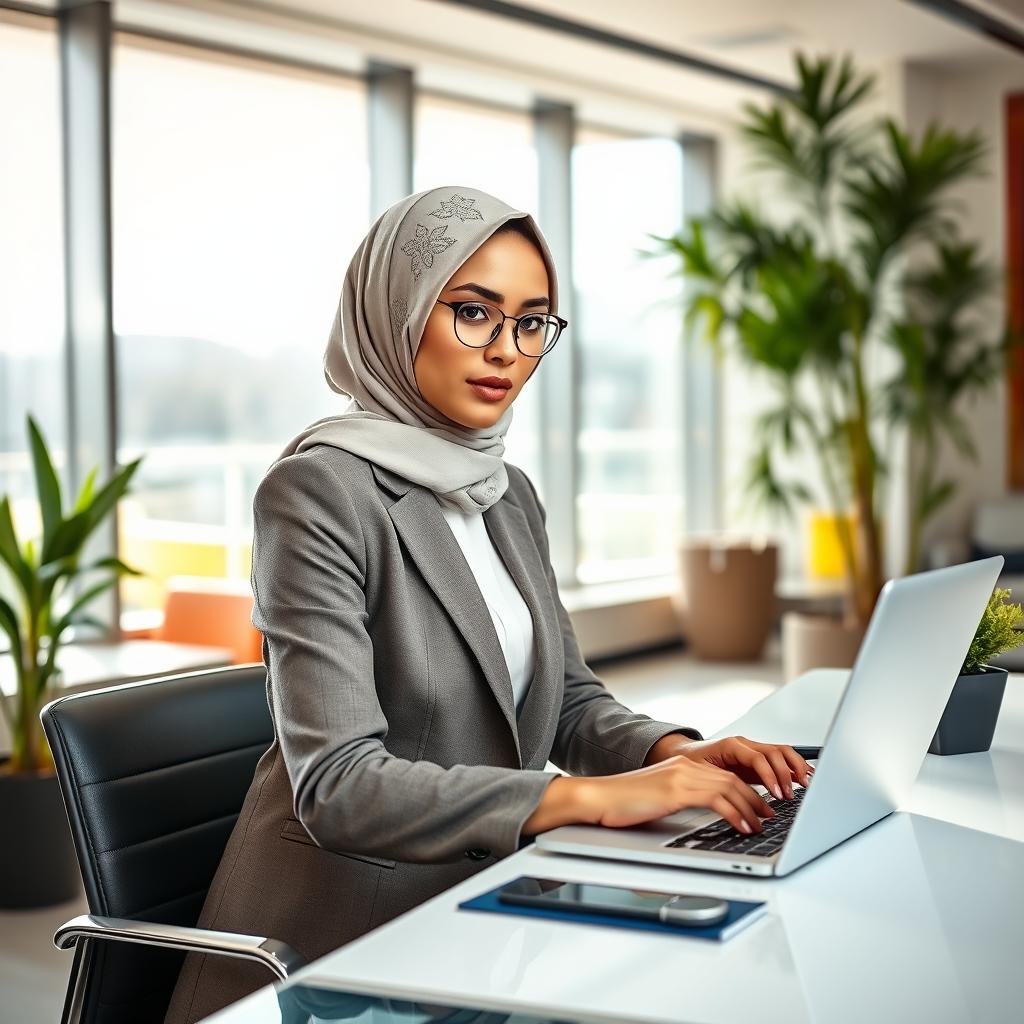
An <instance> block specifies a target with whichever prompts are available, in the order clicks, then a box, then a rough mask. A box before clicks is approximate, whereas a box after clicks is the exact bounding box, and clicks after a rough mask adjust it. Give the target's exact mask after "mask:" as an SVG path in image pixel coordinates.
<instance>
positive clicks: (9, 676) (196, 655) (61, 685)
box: [0, 640, 234, 753]
mask: <svg viewBox="0 0 1024 1024" xmlns="http://www.w3.org/2000/svg"><path fill="white" fill-rule="evenodd" d="M233 658H234V652H233V651H231V650H230V648H227V647H211V646H208V645H205V644H203V645H200V644H176V643H168V642H166V641H164V640H124V641H122V642H120V643H85V642H79V643H69V644H62V645H61V647H60V649H59V650H58V651H57V667H58V668H59V669H60V670H61V673H62V675H61V678H60V680H59V682H58V684H57V686H56V687H55V692H54V694H53V696H55V697H63V696H65V695H66V694H69V693H77V692H79V691H81V690H95V689H98V688H99V687H101V686H114V685H115V684H117V683H126V682H131V681H134V680H138V679H155V678H156V677H157V676H167V675H173V674H174V673H176V672H198V671H199V670H200V669H208V668H221V667H222V666H225V665H230V664H231V663H232V660H233ZM16 687H17V675H16V673H15V669H14V659H13V658H12V657H11V654H10V652H9V651H4V652H2V653H0V700H6V701H8V702H9V703H10V704H11V705H13V699H14V695H15V692H16ZM10 749H11V738H10V736H9V734H8V732H7V727H6V723H5V722H4V720H3V717H2V716H0V751H2V752H4V753H7V752H8V751H10Z"/></svg>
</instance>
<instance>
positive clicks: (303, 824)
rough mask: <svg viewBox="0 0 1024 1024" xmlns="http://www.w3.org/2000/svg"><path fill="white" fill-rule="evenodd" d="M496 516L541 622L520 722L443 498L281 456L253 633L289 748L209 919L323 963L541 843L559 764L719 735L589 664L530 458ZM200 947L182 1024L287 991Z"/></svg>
mask: <svg viewBox="0 0 1024 1024" xmlns="http://www.w3.org/2000/svg"><path fill="white" fill-rule="evenodd" d="M506 465H507V468H508V473H509V487H508V490H507V491H506V492H505V494H504V495H503V496H502V497H501V499H500V500H499V501H497V502H496V503H495V504H494V505H492V506H491V507H490V508H489V509H488V510H487V511H486V512H484V513H483V517H484V522H485V524H486V526H487V531H488V533H489V534H490V536H491V538H492V540H493V542H494V544H495V546H496V548H497V550H498V552H499V553H500V554H501V557H502V559H503V560H504V562H505V564H506V565H507V566H508V569H509V572H510V574H511V576H512V578H513V580H515V582H516V584H517V586H518V587H519V590H520V592H521V593H522V595H523V598H524V599H525V601H526V604H527V605H528V606H529V609H530V613H531V615H532V617H533V624H534V633H535V641H536V659H535V672H534V676H533V679H532V682H531V684H530V687H529V690H528V692H527V694H526V696H525V698H524V702H523V705H522V707H521V709H520V712H519V715H518V718H517V715H516V709H515V703H514V697H513V691H512V681H511V679H510V677H509V674H508V669H507V666H506V663H505V658H504V655H503V653H502V649H501V645H500V644H499V642H498V637H497V634H496V633H495V630H494V625H493V622H492V621H491V617H490V613H489V612H488V610H487V606H486V604H485V602H484V599H483V596H482V594H481V593H480V589H479V587H478V586H477V583H476V579H475V577H474V576H473V573H472V570H471V569H470V568H469V565H468V564H467V562H466V560H465V557H464V556H463V553H462V550H461V548H460V547H459V545H458V543H457V541H456V540H455V537H454V536H453V534H452V532H451V529H450V528H449V526H448V524H447V522H446V521H445V519H444V516H443V515H442V513H441V509H440V507H439V505H438V503H437V499H436V498H435V496H434V495H433V493H432V492H431V491H429V490H428V489H426V488H424V487H420V486H419V485H417V484H413V483H411V482H410V481H408V480H406V479H404V478H403V477H400V476H397V475H396V474H394V473H391V472H389V471H388V470H385V469H382V468H381V467H380V466H378V465H377V464H376V463H373V462H370V461H368V460H366V459H363V458H360V457H359V456H356V455H353V454H351V453H350V452H347V451H343V450H341V449H339V448H335V447H332V446H327V445H317V446H315V447H313V448H309V449H306V450H304V451H302V452H298V453H296V454H294V455H289V456H287V457H286V458H284V459H282V460H280V461H278V462H277V463H275V464H274V465H273V466H272V467H271V468H270V470H269V471H268V472H267V474H266V475H265V476H264V478H263V480H262V481H261V482H260V484H259V487H258V488H257V491H256V495H255V499H254V501H253V517H254V538H253V559H252V561H253V573H252V584H253V591H254V596H255V604H254V611H253V616H252V621H253V623H254V625H255V626H256V627H257V628H258V629H259V630H260V631H261V632H262V633H263V659H264V661H265V663H266V665H267V670H268V671H267V699H268V702H269V705H270V710H271V713H272V716H273V721H274V727H275V737H274V741H273V743H272V745H271V746H270V748H269V749H268V750H267V752H266V753H265V754H264V755H263V757H262V758H261V759H260V761H259V763H258V765H257V767H256V773H255V777H254V778H253V782H252V786H251V787H250V789H249V791H248V795H247V796H246V798H245V802H244V805H243V807H242V811H241V813H240V814H239V816H238V821H237V823H236V824H235V827H234V829H233V831H232V833H231V836H230V838H229V840H228V843H227V847H226V849H225V851H224V855H223V857H222V859H221V862H220V865H219V867H218V869H217V872H216V875H215V877H214V879H213V883H212V885H211V887H210V890H209V894H208V895H207V898H206V901H205V904H204V906H203V909H202V913H201V915H200V918H199V925H200V926H201V927H204V928H213V929H218V930H224V931H234V932H246V933H249V934H254V935H257V934H258V935H267V936H273V937H274V938H277V939H282V940H284V941H285V942H287V943H289V944H290V945H291V946H293V947H294V948H295V949H297V950H298V951H299V952H300V953H302V954H303V955H304V956H306V957H307V958H308V959H309V960H313V959H315V958H317V957H321V956H323V955H324V954H326V953H328V952H329V951H330V950H332V949H336V948H337V947H338V946H341V945H343V944H345V943H347V942H350V941H351V940H352V939H355V938H357V937H358V936H360V935H363V934H365V933H366V932H368V931H369V930H370V929H372V928H376V927H377V926H378V925H381V924H383V923H384V922H385V921H389V920H391V919H392V918H394V917H397V916H398V915H399V914H402V913H405V912H406V911H407V910H411V909H412V908H413V907H416V906H418V905H419V904H420V903H423V902H424V901H425V900H428V899H430V898H431V897H433V896H435V895H437V894H438V893H440V892H442V891H444V890H445V889H448V888H450V887H451V886H453V885H455V884H456V883H458V882H460V881H462V880H463V879H464V878H468V877H469V876H470V875H473V874H475V873H477V872H479V871H482V870H483V869H484V868H486V867H488V866H489V865H491V864H493V863H494V862H495V861H496V860H499V859H501V858H503V857H506V856H508V855H509V854H511V853H514V852H515V851H516V850H517V849H519V848H520V847H521V846H524V845H526V844H527V843H528V842H530V841H532V839H531V837H522V836H521V835H520V830H521V828H522V826H523V823H524V822H525V821H526V819H527V818H528V817H529V816H530V814H531V813H532V812H533V811H534V809H535V808H536V807H537V805H538V804H539V803H540V800H541V797H542V795H543V793H544V790H545V788H546V787H547V786H548V784H549V783H550V782H551V780H552V779H554V778H557V777H558V774H559V773H558V772H554V771H544V770H543V769H544V767H545V764H546V763H547V762H548V761H549V760H550V761H551V762H552V763H553V764H555V765H557V766H558V767H559V768H561V769H563V770H564V771H565V772H567V773H569V774H571V775H608V774H613V773H617V772H624V771H629V770H631V769H635V768H640V767H641V766H642V765H643V761H644V758H645V757H646V755H647V752H648V750H649V749H650V748H651V746H652V745H653V744H654V742H655V741H656V740H658V739H659V738H660V737H661V736H664V735H665V734H666V733H669V732H681V733H683V734H685V735H687V736H691V737H693V738H694V739H701V738H702V736H701V734H700V733H699V732H698V731H697V730H696V729H692V728H686V727H683V726H680V725H677V724H676V723H673V722H660V721H656V720H654V719H651V718H649V717H648V716H646V715H642V714H637V713H634V712H632V711H630V710H629V709H627V708H625V707H623V706H622V705H621V704H619V703H618V702H617V701H616V700H615V699H614V698H613V697H612V696H611V695H610V694H609V692H608V691H607V690H606V689H605V687H604V685H603V684H602V683H601V682H600V680H598V678H597V677H596V676H595V675H594V673H593V672H591V671H590V669H589V668H588V667H587V665H586V664H585V662H584V660H583V657H582V656H581V654H580V650H579V647H578V645H577V642H576V637H575V635H574V633H573V628H572V624H571V622H570V619H569V616H568V613H567V612H566V610H565V608H564V607H563V606H562V603H561V601H560V600H559V597H558V589H557V585H556V583H555V576H554V573H553V571H552V568H551V562H550V556H549V553H548V542H547V535H546V532H545V522H544V510H543V508H542V506H541V504H540V502H539V500H538V497H537V492H536V491H535V490H534V487H533V484H532V483H531V482H530V480H529V478H528V477H527V476H526V474H525V473H524V472H523V471H522V470H521V469H519V468H518V467H517V466H514V465H512V464H510V463H506ZM270 980H271V979H270V977H269V975H268V974H267V973H266V972H265V971H263V970H261V969H260V968H258V967H256V966H254V965H252V964H248V963H245V962H243V961H240V960H234V959H228V958H222V957H213V956H207V955H202V954H196V953H189V954H188V955H187V957H186V958H185V963H184V965H183V967H182V971H181V974H180V976H179V978H178V982H177V986H176V988H175V990H174V995H173V998H172V1001H171V1005H170V1008H169V1010H168V1013H167V1016H166V1024H182V1022H186V1021H189V1022H191V1021H195V1020H198V1019H200V1018H201V1017H204V1016H206V1015H208V1014H211V1013H213V1012H214V1011H215V1010H217V1009H219V1008H221V1007H223V1006H225V1005H227V1004H228V1003H230V1002H233V1001H235V1000H236V999H240V998H242V997H243V996H244V995H246V994H248V993H249V992H252V991H254V990H255V989H256V988H259V987H261V986H263V985H266V984H268V983H269V981H270Z"/></svg>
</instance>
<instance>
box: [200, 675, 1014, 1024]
mask: <svg viewBox="0 0 1024 1024" xmlns="http://www.w3.org/2000/svg"><path fill="white" fill-rule="evenodd" d="M847 674H848V670H817V671H814V672H809V673H807V674H806V675H804V676H801V677H800V678H798V679H796V680H793V682H791V683H789V684H788V685H786V686H784V687H782V688H781V689H780V690H778V691H777V692H775V693H773V694H772V695H770V696H769V697H767V698H765V699H764V700H763V701H761V702H760V703H759V704H757V705H756V706H755V707H754V708H752V709H751V710H750V711H748V712H747V713H746V714H744V715H742V716H741V717H740V718H739V719H737V720H736V721H735V722H733V723H732V724H731V725H729V726H728V727H726V728H725V729H722V730H720V731H719V732H718V733H716V734H715V735H716V736H728V735H734V734H745V735H748V736H754V737H757V738H758V739H760V740H764V741H766V742H786V743H797V744H820V743H822V742H823V741H824V739H825V734H826V731H827V728H828V723H829V721H830V720H831V716H832V713H833V711H834V709H835V706H836V702H837V700H838V696H839V693H840V690H841V687H842V685H843V683H844V681H845V679H846V678H847ZM865 742H867V743H870V736H866V737H865ZM1022 841H1024V676H1020V675H1018V676H1011V677H1010V679H1009V681H1008V683H1007V688H1006V694H1005V697H1004V701H1003V707H1002V712H1001V715H1000V720H999V724H998V727H997V730H996V735H995V738H994V741H993V747H992V750H991V751H989V752H986V753H982V754H964V755H959V756H950V757H939V756H936V755H932V754H928V755H926V756H925V760H924V764H923V766H922V769H921V772H920V775H919V777H918V780H917V783H916V786H915V788H914V790H913V792H912V795H911V798H910V800H909V802H908V803H907V805H906V806H905V807H903V808H901V809H900V810H899V811H897V812H896V813H895V814H892V815H889V816H888V817H887V818H885V819H884V820H883V821H881V822H878V823H877V824H876V825H874V826H872V827H870V828H868V829H865V830H864V831H863V832H860V833H859V834H858V835H856V836H853V837H852V838H850V839H848V840H847V841H846V842H844V843H842V844H840V845H839V846H838V847H836V848H834V849H833V850H831V851H829V852H828V853H826V854H824V855H822V856H821V857H819V858H817V859H816V860H814V861H812V862H811V863H809V864H807V865H805V866H804V867H802V868H800V869H798V870H797V871H796V872H794V873H793V874H792V875H788V876H786V877H785V878H780V879H771V878H758V879H754V878H738V877H735V876H731V875H725V874H721V875H720V874H712V873H708V872H697V871H692V870H687V869H681V868H672V867H660V866H654V865H634V864H628V863H625V862H616V861H600V860H596V859H590V858H581V857H573V856H568V855H563V854H554V853H546V852H542V851H540V850H538V849H537V848H536V847H535V846H534V845H530V846H528V847H526V848H524V849H523V850H520V851H519V852H518V853H516V854H513V855H512V856H510V857H506V858H505V859H503V860H501V861H499V862H498V863H496V864H494V865H492V866H491V867H489V868H487V869H486V870H484V871H482V872H480V873H479V874H478V875H475V876H473V877H472V878H469V879H467V880H466V881H464V882H462V883H460V884H459V885H457V886H455V887H454V888H452V889H449V890H448V891H447V892H444V893H441V894H440V895H438V896H436V897H434V898H433V899H431V900H429V901H427V902H426V903H424V904H422V905H421V906H419V907H417V908H415V909H414V910H411V911H409V912H408V913H406V914H403V915H402V916H401V917H398V918H395V919H394V920H393V921H389V922H388V923H387V924H384V925H382V926H381V927H379V928H377V929H375V930H374V931H372V932H370V933H368V934H366V935H364V936H362V937H361V938H359V939H357V940H356V941H354V942H351V943H349V944H348V945H346V946H343V947H342V948H340V949H338V950H336V951H335V952H333V953H330V954H328V955H327V956H325V957H323V958H321V959H320V960H318V961H316V962H315V963H313V964H310V965H309V966H308V967H306V968H304V969H303V970H302V971H300V972H298V973H297V974H296V975H294V976H293V978H292V979H290V981H289V982H288V983H286V984H283V985H270V986H267V988H265V989H262V990H260V991H259V992H256V993H254V994H253V995H251V996H250V997H248V998H246V999H243V1000H241V1001H239V1002H237V1003H235V1004H234V1005H233V1006H231V1007H228V1008H226V1009H225V1010H222V1011H221V1012H220V1013H218V1014H215V1015H214V1016H212V1017H210V1018H208V1019H209V1020H210V1021H211V1022H213V1021H216V1022H218V1024H242V1022H245V1024H262V1022H271V1021H273V1022H278V1021H280V1020H281V1014H280V1010H279V1003H278V990H279V989H281V988H285V987H290V986H292V985H296V984H300V983H302V984H306V985H313V986H317V987H322V988H328V989H333V990H340V991H346V992H366V993H383V994H389V993H390V994H393V995H396V996H401V997H405V998H409V999H417V1000H419V999H423V1000H427V1001H433V1002H434V1003H437V1004H446V1003H447V1002H448V1001H449V1000H450V1001H451V1003H454V1004H456V1005H461V1006H472V1007H478V1008H481V1009H502V1008H505V1009H508V1010H510V1011H511V1010H514V1011H516V1012H517V1013H533V1014H535V1015H537V1016H538V1017H543V1016H545V1015H549V1014H550V1015H556V1014H560V1015H561V1017H562V1018H563V1019H570V1020H571V1019H573V1018H578V1019H585V1018H586V1017H587V1016H588V1015H592V1016H593V1017H594V1018H596V1019H602V1020H621V1021H648V1022H659V1024H660V1022H684V1021H686V1022H691V1021H692V1022H698V1021H699V1022H702V1024H707V1022H737V1021H744V1022H747V1021H751V1020H757V1021H758V1022H759V1024H766V1022H775V1021H777V1022H779V1024H801V1022H812V1021H813V1022H824V1024H847V1022H849V1024H864V1022H871V1024H881V1022H886V1021H900V1022H907V1021H911V1022H917V1021H921V1022H928V1024H968V1022H974V1021H976V1022H989V1021H993V1022H1006V1024H1009V1022H1010V1021H1016V1020H1020V1019H1021V1014H1022V1009H1021V1008H1022V1006H1024V962H1022V957H1024V842H1022ZM520 874H535V875H540V876H546V877H549V878H561V879H567V880H571V881H582V882H599V883H600V882H603V883H609V884H616V885H626V886H635V887H646V888H652V889H665V890H669V891H675V892H697V893H707V894H712V895H716V896H726V897H733V898H740V899H764V900H767V901H768V903H769V914H768V915H767V916H766V917H765V918H763V919H762V920H760V921H758V922H756V923H754V924H753V925H751V926H750V927H749V928H748V929H747V930H746V931H744V932H741V933H740V934H738V935H736V936H735V937H734V938H732V939H730V940H728V941H727V942H724V943H721V944H719V943H714V942H708V941H706V940H701V939H696V938H692V937H676V936H672V935H658V934H655V933H650V932H643V931H630V930H625V929H614V928H607V927H601V926H588V927H584V926H581V925H578V924H573V923H566V922H560V921H550V920H540V919H537V920H532V919H530V918H526V917H521V916H506V915H501V914H488V913H482V912H478V911H459V910H457V909H456V905H457V904H458V903H459V902H460V901H462V900H465V899H467V898H469V897H471V896H474V895H477V894H478V893H481V892H483V891H485V890H487V889H491V888H493V887H494V886H496V885H498V884H500V883H502V882H504V881H506V880H508V879H511V878H514V877H516V876H517V875H520ZM290 1019H291V1020H295V1021H298V1020H299V1019H300V1018H290ZM301 1019H302V1020H304V1019H305V1018H304V1017H303V1018H301ZM317 1019H318V1020H320V1019H322V1020H334V1019H358V1020H359V1021H360V1022H362V1021H369V1020H371V1019H372V1020H376V1019H378V1018H376V1017H367V1016H358V1017H354V1016H347V1017H342V1016H340V1015H338V1016H333V1015H324V1016H323V1017H322V1018H319V1017H318V1018H317ZM409 1019H410V1020H417V1021H418V1020H421V1019H426V1018H421V1017H415V1018H412V1017H410V1018H409ZM438 1019H441V1018H438ZM488 1019H489V1018H488ZM499 1019H501V1018H499ZM512 1019H513V1021H514V1020H516V1018H512Z"/></svg>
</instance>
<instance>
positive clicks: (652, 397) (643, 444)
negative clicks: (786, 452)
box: [572, 127, 683, 584]
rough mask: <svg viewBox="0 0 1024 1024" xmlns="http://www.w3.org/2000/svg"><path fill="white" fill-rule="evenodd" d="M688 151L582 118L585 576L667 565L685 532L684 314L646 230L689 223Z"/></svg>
mask: <svg viewBox="0 0 1024 1024" xmlns="http://www.w3.org/2000/svg"><path fill="white" fill-rule="evenodd" d="M681 182H682V151H681V148H680V146H679V145H678V143H676V142H675V141H673V140H672V139H665V138H637V137H629V136H626V135H617V134H612V133H610V132H608V131H604V130H597V129H594V128H587V127H582V128H580V129H579V130H578V131H577V135H576V144H575V146H574V148H573V154H572V187H573V215H572V216H573V260H574V267H573V283H574V285H575V288H576V305H575V308H574V317H575V324H574V327H575V337H576V344H577V349H578V352H579V360H580V374H579V381H580V383H579V388H580V395H579V402H580V413H581V423H580V432H579V436H578V439H577V444H578V445H579V462H580V486H579V493H578V494H577V498H576V508H577V516H578V522H579V534H580V559H579V561H580V564H579V568H578V576H579V579H580V582H581V583H584V584H586V583H597V582H602V581H606V580H612V579H621V578H633V577H641V576H650V575H657V574H661V573H671V572H674V571H675V568H676V548H677V545H678V543H679V541H680V538H681V534H682V529H683V500H682V497H681V495H682V491H683V472H682V471H683V462H682V460H683V453H682V414H681V411H680V401H681V397H682V386H681V385H682V340H681V339H682V330H681V328H682V312H681V304H680V288H679V280H680V279H679V278H678V277H672V276H671V275H672V271H673V270H674V269H675V268H674V266H673V263H672V260H671V258H668V257H658V258H651V257H647V258H642V257H640V256H638V255H637V250H638V249H641V250H643V249H653V248H654V246H653V243H652V241H651V240H650V239H649V238H648V237H647V235H648V234H659V235H669V234H673V233H674V232H675V231H677V230H678V229H679V226H680V224H681V220H682V184H681Z"/></svg>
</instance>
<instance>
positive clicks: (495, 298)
mask: <svg viewBox="0 0 1024 1024" xmlns="http://www.w3.org/2000/svg"><path fill="white" fill-rule="evenodd" d="M448 290H449V291H451V292H467V291H468V292H476V293H477V295H482V296H483V297H484V298H485V299H490V300H491V302H498V303H501V302H504V301H505V296H504V295H502V294H501V292H494V291H491V289H490V288H485V287H484V286H483V285H482V284H476V283H474V282H470V283H469V284H459V285H456V286H455V287H454V288H449V289H448ZM549 305H551V300H550V299H549V298H548V297H547V296H546V295H539V296H538V297H537V298H535V299H527V300H526V301H525V302H524V303H523V304H522V305H521V306H520V307H519V308H520V309H527V308H529V307H531V306H549Z"/></svg>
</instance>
